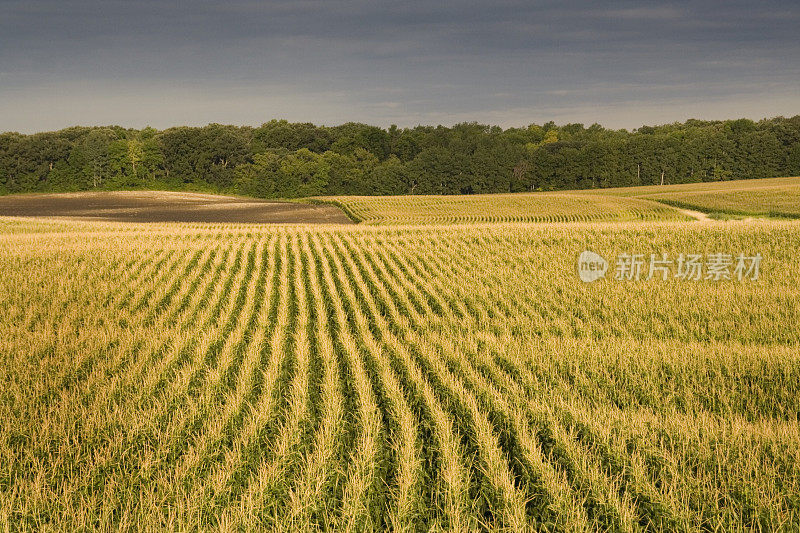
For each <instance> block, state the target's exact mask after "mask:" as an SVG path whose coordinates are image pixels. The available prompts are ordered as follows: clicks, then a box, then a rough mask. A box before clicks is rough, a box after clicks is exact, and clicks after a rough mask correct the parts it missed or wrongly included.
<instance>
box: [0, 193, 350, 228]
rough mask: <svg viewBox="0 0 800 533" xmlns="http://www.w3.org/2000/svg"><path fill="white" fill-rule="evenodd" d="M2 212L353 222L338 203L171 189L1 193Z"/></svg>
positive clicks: (141, 219) (114, 218)
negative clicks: (327, 203)
mask: <svg viewBox="0 0 800 533" xmlns="http://www.w3.org/2000/svg"><path fill="white" fill-rule="evenodd" d="M0 216H21V217H48V218H53V217H57V218H62V217H68V218H81V219H92V220H105V221H115V222H232V223H254V224H263V223H277V224H285V223H296V224H352V223H353V222H352V221H351V220H350V219H349V218H347V216H346V215H345V214H344V213H343V212H342V211H341V210H340V209H338V208H337V207H334V206H331V205H312V204H301V203H291V202H276V201H270V200H259V199H254V198H238V197H235V196H219V195H215V194H199V193H189V192H166V191H118V192H80V193H61V194H19V195H12V196H0Z"/></svg>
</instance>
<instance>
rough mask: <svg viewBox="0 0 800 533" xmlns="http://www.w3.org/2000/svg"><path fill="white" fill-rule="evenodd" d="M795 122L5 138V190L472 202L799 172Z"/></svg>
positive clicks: (287, 127) (0, 184)
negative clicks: (493, 196)
mask: <svg viewBox="0 0 800 533" xmlns="http://www.w3.org/2000/svg"><path fill="white" fill-rule="evenodd" d="M799 147H800V116H796V117H792V118H781V117H779V118H774V119H765V120H761V121H757V122H755V121H752V120H748V119H738V120H728V121H702V120H687V121H686V122H684V123H674V124H663V125H659V126H642V127H641V128H638V129H637V130H634V131H630V132H629V131H626V130H609V129H605V128H603V127H602V126H599V125H598V124H592V125H591V126H588V127H586V126H584V125H583V124H566V125H564V126H557V125H556V124H554V123H552V122H548V123H547V124H542V125H538V124H531V125H529V126H526V127H523V128H508V129H505V130H504V129H502V128H499V127H497V126H489V125H485V124H479V123H477V122H465V123H460V124H456V125H454V126H453V127H450V128H448V127H445V126H435V127H434V126H416V127H414V128H398V127H397V126H391V127H390V128H388V129H382V128H378V127H375V126H370V125H367V124H359V123H355V122H350V123H346V124H342V125H340V126H334V127H318V126H315V125H313V124H310V123H291V122H287V121H285V120H272V121H270V122H267V123H264V124H262V125H261V126H259V127H258V128H250V127H236V126H225V125H220V124H209V125H208V126H204V127H201V128H190V127H176V128H169V129H167V130H164V131H157V130H155V129H153V128H145V129H143V130H132V129H125V128H121V127H118V126H111V127H97V128H86V127H75V128H67V129H64V130H61V131H57V132H49V133H38V134H34V135H21V134H19V133H13V132H10V133H4V134H0V193H2V194H6V193H15V192H26V191H70V190H90V189H101V188H103V189H119V188H134V187H138V188H147V187H159V188H174V189H187V188H188V189H195V190H197V189H199V190H211V191H219V192H236V193H240V194H248V195H253V196H263V197H297V196H308V195H314V194H363V195H368V194H471V193H492V192H509V191H512V192H513V191H532V190H556V189H569V188H600V187H623V186H630V185H653V184H660V183H662V181H663V183H665V184H667V183H685V182H697V181H712V180H725V179H734V178H754V177H766V176H778V175H797V174H800V148H799Z"/></svg>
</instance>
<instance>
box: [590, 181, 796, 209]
mask: <svg viewBox="0 0 800 533" xmlns="http://www.w3.org/2000/svg"><path fill="white" fill-rule="evenodd" d="M595 192H596V193H599V194H607V195H613V196H626V197H636V198H640V199H643V200H656V201H659V202H662V203H665V204H669V205H673V206H676V207H683V208H687V209H696V210H699V211H704V212H706V213H719V214H726V215H734V216H758V217H765V216H766V217H778V218H800V178H768V179H750V180H732V181H716V182H709V183H687V184H681V185H666V186H648V187H628V188H621V189H605V190H603V191H595Z"/></svg>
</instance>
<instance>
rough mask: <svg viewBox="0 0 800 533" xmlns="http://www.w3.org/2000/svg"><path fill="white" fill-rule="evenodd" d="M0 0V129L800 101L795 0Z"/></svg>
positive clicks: (520, 117)
mask: <svg viewBox="0 0 800 533" xmlns="http://www.w3.org/2000/svg"><path fill="white" fill-rule="evenodd" d="M565 4H566V3H565V2H516V1H505V2H467V1H455V2H453V1H451V2H446V3H444V2H441V3H439V2H366V1H357V0H352V1H341V2H318V1H295V2H245V1H229V2H205V1H202V2H179V3H169V2H161V1H159V2H156V1H127V2H123V1H103V2H64V1H60V2H58V1H38V2H37V1H5V2H2V3H0V15H1V16H0V130H9V129H18V130H24V131H32V130H39V129H46V128H48V129H49V128H55V127H61V126H66V125H68V124H73V123H88V124H91V123H108V122H113V123H121V124H124V125H131V126H141V125H144V124H146V123H150V124H153V125H155V126H159V127H163V126H167V125H170V124H175V123H205V122H208V121H218V122H231V123H250V124H258V123H260V122H262V121H264V120H267V119H269V118H272V117H286V118H288V119H290V120H309V121H314V122H318V123H319V122H325V123H332V122H343V121H347V120H360V121H365V122H371V123H378V124H388V123H390V122H395V123H398V124H401V125H412V124H415V123H418V122H422V123H438V122H443V123H453V122H456V121H460V120H479V121H485V122H494V123H500V124H503V125H511V124H526V123H529V122H533V121H546V120H550V119H553V120H556V121H567V120H570V121H573V120H574V121H580V122H593V121H600V122H602V123H604V124H607V125H610V126H617V127H635V126H637V125H639V124H641V123H644V122H664V121H672V120H681V119H684V118H687V117H688V116H701V117H709V118H711V117H712V115H713V116H723V117H733V116H740V115H741V116H753V117H761V116H769V115H775V114H796V113H800V106H798V104H799V103H800V89H798V87H800V62H798V61H797V59H796V58H797V57H800V39H798V38H797V28H798V27H800V8H798V7H797V6H796V4H795V3H794V2H790V1H784V2H778V1H771V2H761V3H758V4H754V3H753V2H661V3H658V4H655V3H634V2H588V1H587V2H571V3H569V5H565Z"/></svg>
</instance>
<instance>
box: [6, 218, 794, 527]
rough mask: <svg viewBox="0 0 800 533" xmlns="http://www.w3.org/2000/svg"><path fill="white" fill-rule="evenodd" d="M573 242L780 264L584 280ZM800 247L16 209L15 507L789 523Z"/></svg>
mask: <svg viewBox="0 0 800 533" xmlns="http://www.w3.org/2000/svg"><path fill="white" fill-rule="evenodd" d="M624 209H626V210H627V209H628V207H624ZM626 212H627V211H626ZM648 212H654V211H648ZM655 212H657V211H655ZM382 216H383V215H382ZM386 216H387V217H389V215H386ZM509 216H510V215H509ZM559 216H560V215H559ZM587 217H588V218H590V219H591V218H592V215H587ZM612 218H613V217H612ZM585 249H591V250H595V251H597V252H599V253H601V254H604V255H606V256H607V257H611V256H613V255H614V254H618V253H624V252H631V251H635V252H637V253H642V254H650V253H658V254H660V253H662V252H664V253H670V254H672V255H677V254H679V253H684V252H686V253H698V254H701V253H712V252H717V251H725V252H728V251H729V252H732V253H735V252H747V253H755V252H758V253H760V254H761V255H762V256H763V257H764V263H763V267H762V272H761V276H760V278H759V279H758V280H744V281H739V280H736V279H733V280H727V281H720V282H712V281H697V282H687V281H678V280H674V279H669V280H666V281H664V280H662V279H660V278H659V279H651V280H649V281H638V282H635V281H634V282H623V281H616V280H613V279H605V280H602V281H598V282H596V283H592V284H584V283H582V282H581V281H580V280H579V279H578V277H577V274H576V267H575V261H576V257H577V256H578V254H580V253H581V251H583V250H585ZM798 249H800V224H798V223H796V222H770V221H757V222H753V223H750V224H739V225H724V224H702V225H695V224H686V223H681V222H653V223H647V224H642V223H614V224H608V223H606V224H593V223H587V224H583V225H575V224H551V225H535V224H491V225H490V224H478V225H473V226H419V227H402V228H393V227H362V226H346V227H345V226H342V227H329V228H324V227H314V226H248V225H240V226H237V225H203V224H198V225H190V224H183V225H181V224H173V225H169V224H161V225H141V226H137V225H123V224H101V223H84V224H77V223H65V222H24V223H23V222H17V221H14V220H11V219H8V220H6V221H4V223H3V224H2V225H0V301H2V303H3V305H2V307H0V328H2V331H3V333H4V334H3V335H2V336H0V354H2V355H1V356H2V364H0V384H2V388H1V389H0V391H1V392H0V394H2V401H0V417H1V418H2V420H3V423H2V425H0V521H1V522H2V524H3V525H4V527H5V528H6V529H13V530H37V531H38V530H70V531H72V530H85V529H100V530H112V529H113V530H135V531H140V530H161V529H172V530H206V529H219V530H247V529H276V530H301V531H306V530H324V529H336V530H342V531H365V530H367V531H377V530H387V529H389V530H398V531H418V530H447V531H469V530H481V529H491V530H508V531H527V530H548V531H586V530H609V531H640V530H648V531H667V530H668V531H680V530H684V531H690V530H707V531H726V530H742V529H755V530H776V529H785V530H796V529H797V528H800V423H798V422H799V421H800V349H799V348H800V328H798V327H797V324H798V323H800V305H798V302H800V284H798V283H797V276H798V269H797V255H796V254H797V250H798Z"/></svg>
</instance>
